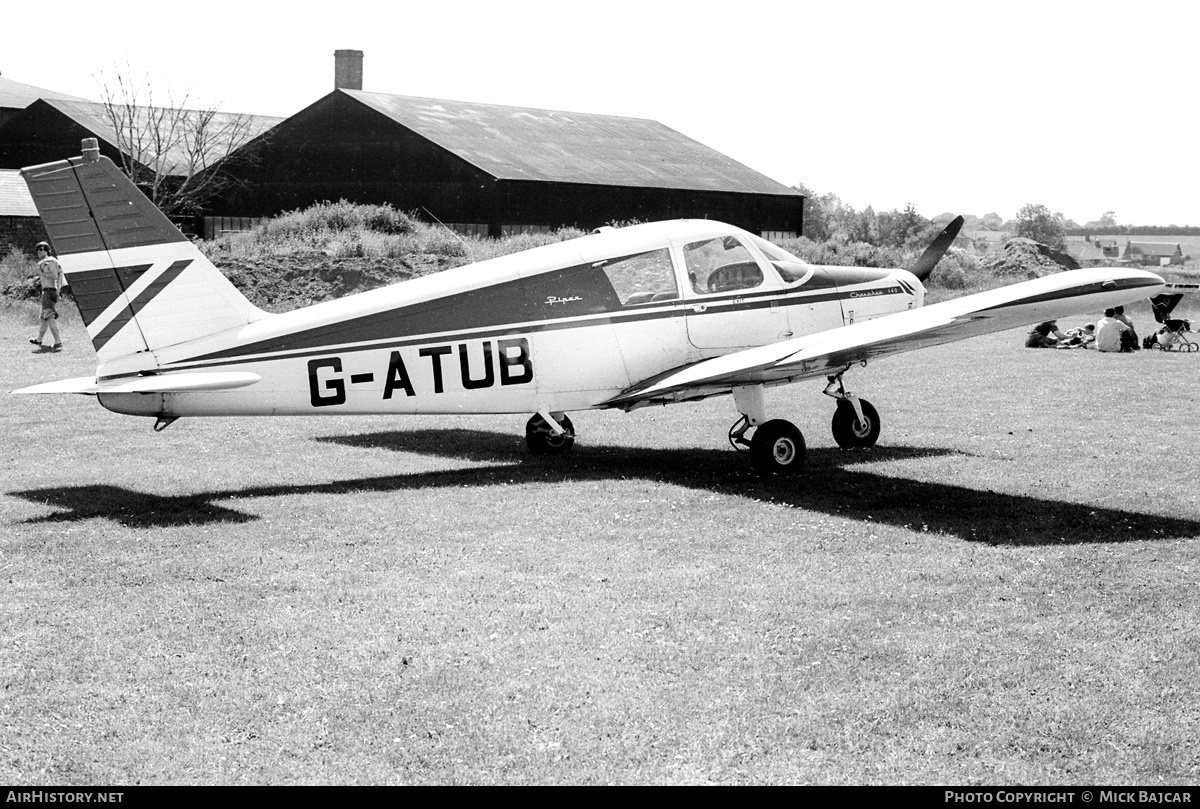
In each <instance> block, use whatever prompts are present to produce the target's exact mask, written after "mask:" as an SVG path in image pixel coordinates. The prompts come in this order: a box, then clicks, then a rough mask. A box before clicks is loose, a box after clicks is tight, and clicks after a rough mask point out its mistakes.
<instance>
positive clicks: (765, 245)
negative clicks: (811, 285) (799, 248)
mask: <svg viewBox="0 0 1200 809" xmlns="http://www.w3.org/2000/svg"><path fill="white" fill-rule="evenodd" d="M753 239H754V243H755V244H756V245H758V249H759V250H761V251H762V252H763V255H764V256H766V257H767V261H769V262H771V266H772V267H774V268H775V269H776V270H777V271H778V272H779V275H780V276H781V277H782V278H783V280H784V282H785V283H788V284H802V283H804V282H806V281H808V279H810V278H811V277H812V275H813V271H814V269H815V268H814V267H813V266H812V265H811V264H808V263H807V262H805V261H802V260H800V259H798V258H796V257H795V256H793V255H792V254H791V253H789V252H788V251H786V250H784V249H783V248H782V247H779V246H778V245H775V244H772V243H771V242H769V241H767V240H766V239H763V238H761V237H758V236H754V237H753Z"/></svg>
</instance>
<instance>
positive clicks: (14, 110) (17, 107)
mask: <svg viewBox="0 0 1200 809" xmlns="http://www.w3.org/2000/svg"><path fill="white" fill-rule="evenodd" d="M39 98H63V99H67V100H70V101H84V100H85V99H82V98H79V97H77V96H73V95H67V94H66V93H60V92H58V91H57V90H47V89H45V88H44V87H34V86H33V85H32V84H23V83H21V82H19V81H13V80H12V79H6V78H4V77H3V76H0V126H3V125H4V124H6V123H8V122H9V121H10V120H12V119H13V118H15V117H17V116H18V115H20V114H21V111H22V110H24V109H25V108H26V107H28V106H29V105H30V104H32V103H33V102H35V101H37V100H38V99H39Z"/></svg>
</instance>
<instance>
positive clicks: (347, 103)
mask: <svg viewBox="0 0 1200 809" xmlns="http://www.w3.org/2000/svg"><path fill="white" fill-rule="evenodd" d="M246 153H247V155H253V157H252V158H250V159H248V160H246V161H245V162H244V163H241V165H239V162H240V161H239V159H238V158H239V156H237V155H235V157H234V158H233V159H231V161H230V162H231V165H229V166H227V167H226V171H228V172H229V173H231V174H234V175H236V176H238V177H239V178H240V179H242V180H243V181H244V182H245V185H244V186H243V187H242V188H240V189H234V190H232V191H231V192H230V193H229V194H228V195H227V196H226V197H225V198H224V199H223V200H221V201H219V203H217V204H214V205H212V206H210V207H211V211H210V212H211V213H212V214H213V215H219V216H271V215H274V214H277V213H279V212H281V211H285V210H291V209H294V208H301V207H306V206H307V205H310V204H313V203H315V202H321V201H325V200H338V199H347V200H349V201H352V202H361V203H389V204H392V205H395V206H396V207H398V208H400V209H402V210H412V211H418V212H420V211H421V210H422V209H423V210H425V211H426V212H428V213H430V214H431V215H434V216H436V217H437V218H438V219H440V220H441V221H444V222H447V223H455V224H469V223H481V224H486V225H488V229H489V231H490V232H492V233H493V234H496V233H498V232H500V230H501V229H502V228H509V227H527V226H533V227H544V226H550V227H552V226H558V225H571V224H574V225H579V226H581V227H594V226H596V225H601V224H605V223H607V222H610V221H614V220H627V219H642V220H650V219H668V218H705V217H707V218H712V219H718V220H722V221H727V222H731V223H732V224H737V225H741V226H743V227H747V228H748V229H751V230H759V231H762V230H779V231H794V232H799V230H800V227H801V215H802V205H803V200H804V197H803V195H802V194H800V193H799V192H797V191H795V190H794V189H791V188H788V187H787V186H785V185H782V184H781V183H778V182H775V181H774V180H772V179H770V178H768V177H765V176H763V175H762V174H759V173H758V172H756V171H753V170H752V169H750V168H747V167H746V166H744V165H742V164H740V163H738V162H737V161H735V160H732V159H730V158H729V157H726V156H725V155H722V154H721V153H719V152H717V151H715V150H713V149H710V148H709V147H707V146H704V145H703V144H701V143H697V142H696V141H694V140H692V139H691V138H688V137H685V136H684V135H681V134H680V133H678V132H676V131H674V130H673V129H671V128H669V127H667V126H664V125H662V124H660V123H658V122H656V121H650V120H645V119H639V118H623V117H619V116H613V115H595V114H590V113H576V112H559V111H551V110H539V109H529V108H524V107H507V106H500V105H496V104H478V103H473V102H466V101H447V100H442V99H430V98H416V97H411V96H399V95H388V94H384V93H368V92H363V91H360V90H334V91H333V92H332V93H330V94H329V95H327V96H325V97H324V98H322V99H320V100H318V101H317V102H315V103H314V104H312V105H310V106H309V107H307V108H306V109H304V110H301V111H300V112H299V113H297V114H296V115H294V116H292V117H291V118H289V119H287V120H286V121H285V122H283V123H282V124H280V125H279V126H278V127H276V128H275V129H273V130H271V131H270V132H268V133H267V134H266V135H265V136H263V137H262V138H260V139H259V140H258V141H256V142H252V143H250V144H248V146H247V147H246Z"/></svg>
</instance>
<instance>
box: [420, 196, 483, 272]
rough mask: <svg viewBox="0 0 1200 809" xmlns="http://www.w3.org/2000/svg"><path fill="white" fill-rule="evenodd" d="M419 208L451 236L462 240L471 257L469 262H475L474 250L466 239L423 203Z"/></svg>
mask: <svg viewBox="0 0 1200 809" xmlns="http://www.w3.org/2000/svg"><path fill="white" fill-rule="evenodd" d="M421 210H422V211H424V212H425V213H427V214H429V218H430V219H432V220H433V221H434V222H437V223H438V224H439V225H441V226H442V227H444V228H446V230H447V232H449V234H450V235H451V236H453V237H454V238H456V239H458V240H459V241H460V242H462V246H463V247H465V248H467V256H468V257H469V258H470V259H471V263H472V264H474V263H475V251H474V250H472V249H471V245H469V244H467V240H466V239H464V238H463V237H462V236H459V235H458V234H457V233H455V232H454V228H451V227H449V226H447V225H446V223H445V222H443V221H442V220H440V219H438V218H437V217H436V216H434V215H433V211H431V210H429V209H428V208H426V207H425V206H424V205H422V206H421Z"/></svg>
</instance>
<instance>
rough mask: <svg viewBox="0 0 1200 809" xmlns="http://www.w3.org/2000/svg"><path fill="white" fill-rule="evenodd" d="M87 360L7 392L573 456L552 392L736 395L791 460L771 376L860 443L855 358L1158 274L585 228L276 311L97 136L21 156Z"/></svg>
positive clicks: (1052, 313)
mask: <svg viewBox="0 0 1200 809" xmlns="http://www.w3.org/2000/svg"><path fill="white" fill-rule="evenodd" d="M22 174H23V176H24V177H25V180H26V182H27V183H28V185H29V188H30V191H31V192H32V195H33V199H34V202H35V203H36V204H37V207H38V210H39V212H40V213H41V216H42V221H43V222H44V223H45V227H46V230H47V232H48V233H49V235H50V238H51V241H52V243H53V245H54V246H55V248H56V250H57V252H58V254H59V257H60V261H61V263H62V266H63V270H64V272H65V273H66V276H67V280H68V282H69V284H70V286H71V289H72V291H73V293H74V297H75V300H76V302H77V303H78V305H79V310H80V312H81V313H82V316H83V321H84V323H85V324H86V326H87V330H88V334H89V336H90V337H91V340H92V344H93V345H94V346H95V349H96V353H97V355H98V356H99V361H100V362H99V367H98V368H97V369H96V375H95V376H94V377H84V378H80V379H67V380H63V381H60V382H51V383H48V384H42V385H35V386H33V387H29V388H24V389H22V390H19V391H14V393H83V394H89V395H93V396H96V398H97V399H99V400H100V404H101V405H103V406H104V407H106V408H108V409H109V410H112V411H115V412H117V413H127V414H131V415H139V416H152V417H154V418H155V419H157V421H156V423H155V429H156V430H161V429H163V428H164V427H166V426H167V425H168V424H170V423H171V422H173V421H175V420H176V419H178V418H180V417H183V416H254V415H261V416H281V415H314V414H317V415H321V414H333V415H345V414H369V413H383V414H402V413H419V414H467V413H473V414H479V413H530V414H533V415H532V418H531V419H530V420H529V424H528V426H527V429H526V437H527V440H528V444H529V447H530V449H531V451H533V452H535V453H543V454H551V453H557V452H563V451H566V450H567V449H569V448H570V447H571V445H572V444H573V443H574V440H575V431H574V426H573V425H572V423H571V420H570V418H568V417H567V416H566V415H565V414H566V413H567V412H568V411H578V410H589V409H597V408H621V409H622V410H626V411H628V410H634V409H636V408H639V407H643V406H645V405H651V404H663V405H665V404H672V403H676V402H689V401H695V400H698V399H703V398H706V397H709V396H715V395H718V394H725V393H731V394H732V398H733V404H734V407H735V408H736V409H737V412H738V413H739V414H740V418H739V419H738V421H737V423H736V424H734V425H733V427H732V428H731V429H730V433H729V438H730V442H731V443H732V444H733V446H734V447H735V448H736V449H739V450H747V451H748V452H749V456H750V460H751V461H752V462H753V464H754V466H755V467H756V468H758V469H759V470H761V471H764V472H769V473H794V472H798V471H800V469H801V468H802V466H803V462H804V438H803V436H802V435H801V433H800V431H799V430H798V429H797V428H796V427H795V426H793V425H792V424H791V423H790V422H788V421H785V420H782V419H770V418H769V416H768V411H767V405H766V399H765V397H764V393H763V392H764V389H765V388H766V387H768V386H771V385H779V384H782V383H785V382H798V381H800V380H804V379H816V378H821V379H824V380H826V381H827V387H826V388H825V392H826V393H827V394H829V395H830V396H832V397H833V398H835V399H836V400H837V404H836V407H835V410H834V413H833V435H834V438H835V439H836V441H837V443H838V444H839V445H841V446H842V447H869V446H872V445H874V444H875V442H876V439H877V438H878V437H879V415H878V413H877V412H876V410H875V408H874V407H872V406H871V405H870V403H868V402H867V401H866V400H865V399H861V398H859V397H858V396H856V395H854V394H852V393H849V392H847V391H846V390H845V388H844V387H843V384H842V375H843V374H845V372H846V371H848V370H850V369H851V368H852V367H854V366H855V365H858V364H863V365H865V364H866V363H867V361H869V360H873V359H875V358H876V357H882V356H886V355H888V354H894V353H899V352H902V351H908V350H910V349H915V348H922V347H925V346H932V345H937V344H941V343H947V342H950V341H953V340H960V339H962V338H965V337H972V336H975V335H980V334H984V333H987V332H994V331H999V330H1003V329H1010V328H1013V327H1016V326H1020V325H1024V324H1029V323H1034V322H1040V321H1044V320H1049V319H1051V318H1055V317H1066V316H1069V315H1078V314H1085V313H1089V314H1090V313H1095V312H1098V311H1103V310H1104V309H1105V308H1106V307H1110V306H1116V305H1119V304H1125V303H1130V302H1132V301H1135V300H1138V299H1141V298H1146V297H1149V296H1151V295H1153V294H1155V293H1157V292H1159V291H1161V290H1162V288H1163V279H1161V278H1159V277H1158V276H1157V275H1154V274H1153V273H1150V272H1146V271H1142V270H1135V269H1127V268H1115V267H1107V268H1101V269H1085V270H1074V271H1069V272H1062V273H1058V274H1055V275H1051V276H1047V277H1044V278H1038V279H1035V280H1031V281H1027V282H1024V283H1019V284H1015V285H1012V286H1008V287H1004V288H1001V289H994V290H991V291H987V292H981V293H979V294H975V295H969V296H966V297H962V298H958V299H954V300H949V301H946V302H943V303H938V304H933V305H930V306H925V307H923V306H922V304H923V303H924V297H925V289H924V287H923V286H922V283H921V282H922V281H923V280H924V279H926V278H927V277H928V276H929V273H930V272H932V270H933V267H934V265H936V264H937V262H938V261H939V260H940V258H941V257H942V255H943V254H944V253H945V251H946V249H947V248H948V247H949V245H950V242H952V241H953V239H954V237H955V235H956V234H957V231H958V228H959V227H960V226H961V221H962V220H961V218H960V219H959V220H956V222H954V223H951V226H950V227H948V228H947V230H946V231H945V232H944V233H942V234H941V235H940V236H939V237H938V238H937V239H936V240H935V241H934V243H933V244H932V245H930V247H929V249H928V250H926V252H925V254H924V255H923V256H922V257H921V258H920V259H919V260H918V262H917V264H916V265H915V266H914V267H913V268H912V269H911V270H899V269H897V270H887V269H868V268H856V267H818V266H813V265H810V264H807V263H805V262H803V261H801V260H800V259H798V258H796V257H795V256H793V255H791V254H789V253H788V252H786V251H784V250H782V249H780V248H779V247H777V246H775V245H773V244H771V243H770V242H767V241H766V240H764V239H761V238H759V237H757V236H754V235H752V234H750V233H747V232H746V231H743V230H740V229H738V228H736V227H732V226H730V225H725V224H721V223H719V222H712V221H707V220H680V221H670V222H654V223H649V224H641V225H635V226H631V227H622V228H601V229H600V230H599V231H597V232H595V233H594V234H592V235H588V236H583V237H581V238H578V239H573V240H571V241H565V242H561V243H558V244H551V245H547V246H544V247H538V248H536V249H533V250H529V251H526V252H522V253H517V254H513V255H508V256H503V257H500V258H495V259H491V260H488V261H483V262H480V263H477V264H473V265H470V266H466V267H460V268H457V269H452V270H446V271H444V272H440V273H437V274H434V275H429V276H425V277H422V278H417V279H414V280H410V281H405V282H403V283H398V284H395V285H393V286H389V287H385V288H382V289H377V290H373V291H370V292H363V293H359V294H355V295H350V296H348V297H345V298H341V299H339V300H334V301H329V302H326V303H320V304H317V305H315V306H309V307H306V308H302V309H298V310H296V311H292V312H286V313H283V314H268V313H266V312H263V311H262V310H260V309H258V308H257V307H255V306H254V305H253V304H251V303H250V302H249V301H248V300H247V299H246V298H245V297H244V296H243V295H242V294H241V293H240V292H238V291H237V290H236V289H235V288H234V287H233V285H232V284H231V283H230V282H229V281H228V280H227V279H226V278H225V277H224V276H223V275H222V274H221V273H220V272H219V271H218V270H217V269H216V268H215V267H214V266H213V265H212V264H211V263H210V262H209V261H208V259H206V258H205V257H204V256H203V255H202V254H201V253H200V252H199V250H197V249H196V247H195V246H194V245H193V244H192V243H191V242H189V241H188V240H187V239H186V238H185V237H184V236H183V235H182V234H181V233H180V232H179V230H178V229H177V228H176V227H175V226H174V225H172V224H171V222H170V221H169V220H168V219H167V218H166V217H165V216H164V215H163V214H162V213H161V212H160V211H159V210H158V209H157V208H155V207H154V205H153V204H152V203H151V202H150V201H149V200H148V199H146V197H145V196H143V195H142V193H141V192H140V191H138V190H137V188H136V187H135V186H134V185H133V184H132V183H131V182H130V181H129V180H128V179H127V178H126V177H125V176H124V175H123V174H122V173H121V172H120V171H119V170H118V169H117V167H116V166H115V165H114V164H113V163H112V162H111V161H110V160H109V159H108V158H105V157H101V156H100V155H99V151H98V150H97V149H96V148H95V145H94V143H89V142H88V141H84V149H83V155H82V157H76V158H71V159H69V160H63V161H58V162H54V163H47V164H45V165H41V166H35V167H32V168H26V169H24V170H22Z"/></svg>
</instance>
